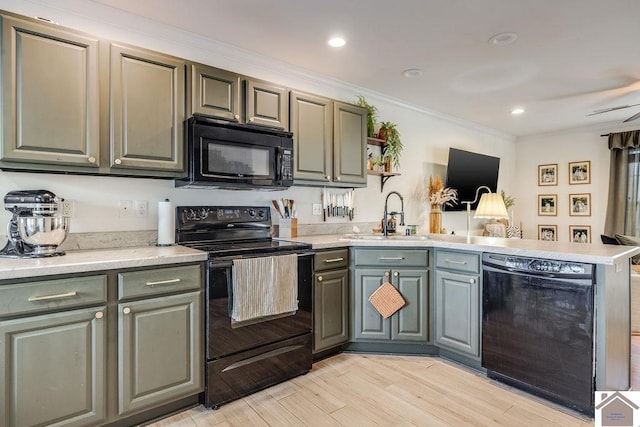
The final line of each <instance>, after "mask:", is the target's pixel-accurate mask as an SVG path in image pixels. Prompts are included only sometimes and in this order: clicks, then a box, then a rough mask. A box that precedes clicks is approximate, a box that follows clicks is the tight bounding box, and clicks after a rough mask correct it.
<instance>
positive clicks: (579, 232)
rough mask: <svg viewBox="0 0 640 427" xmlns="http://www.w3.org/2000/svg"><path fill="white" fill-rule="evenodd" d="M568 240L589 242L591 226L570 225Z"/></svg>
mask: <svg viewBox="0 0 640 427" xmlns="http://www.w3.org/2000/svg"><path fill="white" fill-rule="evenodd" d="M569 240H570V241H572V242H575V243H591V226H590V225H570V226H569Z"/></svg>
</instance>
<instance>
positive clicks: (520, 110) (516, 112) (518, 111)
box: [511, 107, 524, 116]
mask: <svg viewBox="0 0 640 427" xmlns="http://www.w3.org/2000/svg"><path fill="white" fill-rule="evenodd" d="M523 113H524V108H520V107H518V108H514V109H513V110H511V114H513V115H514V116H517V115H520V114H523Z"/></svg>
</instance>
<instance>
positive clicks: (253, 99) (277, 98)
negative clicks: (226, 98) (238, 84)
mask: <svg viewBox="0 0 640 427" xmlns="http://www.w3.org/2000/svg"><path fill="white" fill-rule="evenodd" d="M245 92H246V96H245V108H246V113H247V118H246V122H247V123H250V124H253V125H260V126H269V127H274V128H278V129H288V128H289V98H288V97H287V88H285V87H282V86H278V85H276V84H273V83H268V82H261V81H256V80H245Z"/></svg>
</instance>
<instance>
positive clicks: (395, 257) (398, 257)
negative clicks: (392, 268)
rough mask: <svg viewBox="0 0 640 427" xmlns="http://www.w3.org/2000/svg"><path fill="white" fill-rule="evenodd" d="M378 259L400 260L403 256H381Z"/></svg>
mask: <svg viewBox="0 0 640 427" xmlns="http://www.w3.org/2000/svg"><path fill="white" fill-rule="evenodd" d="M378 259H379V260H382V261H402V260H403V259H404V257H403V256H381V257H380V258H378Z"/></svg>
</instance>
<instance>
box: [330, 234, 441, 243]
mask: <svg viewBox="0 0 640 427" xmlns="http://www.w3.org/2000/svg"><path fill="white" fill-rule="evenodd" d="M429 239H430V238H429V236H418V235H415V234H414V235H410V236H406V235H403V234H398V235H394V234H391V235H389V236H384V235H382V234H343V235H342V236H340V240H403V241H414V242H420V241H425V240H429Z"/></svg>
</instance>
